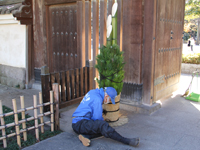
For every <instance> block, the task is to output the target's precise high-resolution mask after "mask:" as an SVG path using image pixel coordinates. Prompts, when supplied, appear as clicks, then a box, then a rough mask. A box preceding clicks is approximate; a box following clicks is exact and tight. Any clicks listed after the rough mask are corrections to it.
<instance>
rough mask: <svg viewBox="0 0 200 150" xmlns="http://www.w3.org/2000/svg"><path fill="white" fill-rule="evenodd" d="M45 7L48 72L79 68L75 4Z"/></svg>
mask: <svg viewBox="0 0 200 150" xmlns="http://www.w3.org/2000/svg"><path fill="white" fill-rule="evenodd" d="M47 9H48V13H47V20H48V22H47V27H48V34H49V35H48V43H47V46H48V48H49V57H48V58H49V70H50V72H58V71H62V70H68V69H75V68H79V67H80V62H79V61H80V57H79V52H78V51H77V4H76V3H65V4H54V5H50V6H49V7H47Z"/></svg>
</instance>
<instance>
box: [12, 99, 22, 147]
mask: <svg viewBox="0 0 200 150" xmlns="http://www.w3.org/2000/svg"><path fill="white" fill-rule="evenodd" d="M12 103H13V110H14V117H15V129H16V134H17V144H18V145H19V147H21V138H20V132H19V122H18V115H17V104H16V100H15V99H12Z"/></svg>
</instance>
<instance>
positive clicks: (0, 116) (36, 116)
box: [0, 91, 59, 148]
mask: <svg viewBox="0 0 200 150" xmlns="http://www.w3.org/2000/svg"><path fill="white" fill-rule="evenodd" d="M20 103H21V109H19V110H17V104H16V100H15V99H12V104H13V111H12V112H9V113H5V114H4V113H3V108H2V101H1V100H0V119H1V126H0V130H2V137H0V140H3V147H4V148H6V147H7V138H9V137H13V136H16V137H17V144H18V145H19V147H21V137H20V134H21V133H23V140H24V141H27V131H30V130H33V129H35V136H36V140H37V141H39V127H40V128H41V133H44V125H45V124H51V131H52V132H53V131H54V104H56V105H57V103H58V102H57V101H54V91H50V102H47V103H43V100H42V93H41V92H39V105H38V104H37V96H36V95H33V106H32V107H28V108H25V107H24V96H20ZM48 105H50V111H48V112H44V111H43V107H44V106H48ZM38 108H39V109H40V114H38V112H37V109H38ZM29 110H33V111H34V117H29V118H25V112H26V111H29ZM56 111H57V113H58V111H59V110H56ZM19 113H21V116H22V120H19V119H18V114H19ZM11 115H14V122H13V123H9V124H5V121H4V117H7V116H11ZM47 115H50V117H51V120H50V121H47V122H44V119H43V117H44V116H47ZM38 119H40V124H39V123H38ZM57 119H59V118H58V117H57ZM31 120H34V121H35V125H34V126H32V127H29V128H27V127H26V123H27V122H28V121H31ZM55 122H59V120H58V121H57V120H56V121H55ZM21 124H22V129H21V130H20V128H19V126H20V125H21ZM12 126H15V130H16V132H15V133H11V134H8V135H6V132H5V129H6V128H9V127H12Z"/></svg>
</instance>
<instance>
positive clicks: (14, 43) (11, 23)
mask: <svg viewBox="0 0 200 150" xmlns="http://www.w3.org/2000/svg"><path fill="white" fill-rule="evenodd" d="M0 64H2V65H7V66H12V67H20V68H25V67H26V26H25V25H20V24H19V21H16V20H15V19H14V17H13V16H12V14H5V15H0Z"/></svg>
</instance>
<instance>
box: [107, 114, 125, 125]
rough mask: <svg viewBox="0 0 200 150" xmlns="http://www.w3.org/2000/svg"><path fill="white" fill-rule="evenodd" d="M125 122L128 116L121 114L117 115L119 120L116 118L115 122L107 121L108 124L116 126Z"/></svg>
mask: <svg viewBox="0 0 200 150" xmlns="http://www.w3.org/2000/svg"><path fill="white" fill-rule="evenodd" d="M126 123H128V118H127V116H121V117H119V120H118V121H116V122H111V123H109V125H110V126H111V127H118V126H122V125H124V124H126Z"/></svg>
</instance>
